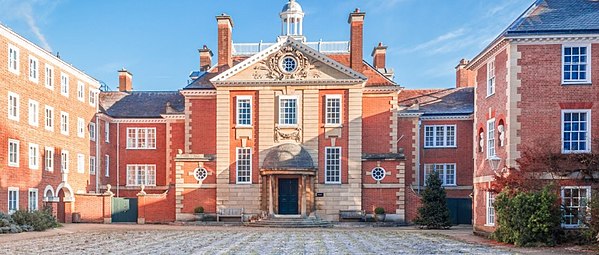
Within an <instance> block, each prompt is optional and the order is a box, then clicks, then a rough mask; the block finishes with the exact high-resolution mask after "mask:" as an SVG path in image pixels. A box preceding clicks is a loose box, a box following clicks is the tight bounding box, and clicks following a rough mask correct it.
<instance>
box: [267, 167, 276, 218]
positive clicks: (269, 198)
mask: <svg viewBox="0 0 599 255" xmlns="http://www.w3.org/2000/svg"><path fill="white" fill-rule="evenodd" d="M273 179H274V178H273V177H272V175H269V176H268V214H269V216H270V215H273V214H275V210H274V208H273V206H272V183H273Z"/></svg>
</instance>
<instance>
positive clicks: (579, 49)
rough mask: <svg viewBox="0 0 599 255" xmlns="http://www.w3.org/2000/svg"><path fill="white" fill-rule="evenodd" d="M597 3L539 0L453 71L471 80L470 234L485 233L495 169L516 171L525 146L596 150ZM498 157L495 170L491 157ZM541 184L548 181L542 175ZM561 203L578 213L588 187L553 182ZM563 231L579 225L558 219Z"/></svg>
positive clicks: (489, 226) (571, 180)
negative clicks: (472, 152)
mask: <svg viewBox="0 0 599 255" xmlns="http://www.w3.org/2000/svg"><path fill="white" fill-rule="evenodd" d="M597 66H599V2H597V1H587V0H570V1H562V0H544V1H535V3H534V4H533V5H532V6H531V7H530V8H529V9H527V10H526V12H525V13H523V14H522V15H521V16H520V17H519V18H518V19H517V20H516V21H514V22H513V23H512V24H511V25H510V26H509V27H508V29H506V30H505V31H504V32H503V33H502V34H501V35H500V36H499V37H498V38H497V39H495V40H494V41H493V42H492V43H491V44H489V46H488V47H487V48H486V49H484V50H483V51H482V52H480V53H479V54H478V55H477V56H476V57H475V58H474V59H473V60H471V61H463V63H462V65H461V66H460V67H459V70H458V72H461V73H462V74H463V75H462V76H463V77H466V78H465V80H468V79H470V78H471V77H475V84H476V86H475V105H476V107H475V113H474V130H475V132H474V135H473V140H474V202H473V208H474V229H475V231H483V232H492V231H494V229H495V213H494V209H493V206H492V203H493V201H494V194H493V193H492V192H488V189H489V187H490V185H491V183H492V181H493V177H494V176H495V171H499V170H501V168H502V167H509V168H511V167H515V168H517V167H518V166H517V164H516V159H518V158H520V156H521V152H522V150H523V149H525V148H526V147H527V146H533V147H534V146H543V147H547V148H550V149H551V150H553V151H556V152H561V153H587V152H591V151H593V150H595V149H596V146H597V144H596V143H595V140H594V139H593V135H594V134H596V132H598V128H599V127H598V126H597V122H596V121H595V120H594V119H593V113H594V112H595V111H597V110H598V109H597V107H598V106H597V105H596V101H597V95H598V92H599V90H597V88H596V87H595V86H596V85H597V84H598V83H599V71H598V70H599V69H598V68H597ZM490 159H495V160H499V161H500V163H499V167H498V168H499V169H492V168H491V164H490V162H491V160H490ZM548 179H549V178H548ZM558 185H560V186H561V194H560V195H561V199H562V202H563V205H564V206H565V207H568V208H569V209H574V210H579V211H581V212H582V211H585V210H586V209H587V207H586V201H588V199H590V195H591V194H590V193H591V184H590V182H588V181H584V180H577V178H576V176H569V177H567V178H564V179H562V180H559V181H558ZM563 220H564V223H563V226H564V227H578V226H579V225H580V220H579V219H577V218H576V217H574V215H573V214H569V213H565V214H564V218H563Z"/></svg>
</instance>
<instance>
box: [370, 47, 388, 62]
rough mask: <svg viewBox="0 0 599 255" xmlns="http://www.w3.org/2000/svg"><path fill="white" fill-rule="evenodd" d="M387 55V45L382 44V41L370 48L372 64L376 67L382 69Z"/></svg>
mask: <svg viewBox="0 0 599 255" xmlns="http://www.w3.org/2000/svg"><path fill="white" fill-rule="evenodd" d="M386 57H387V46H383V43H382V42H380V43H379V45H377V46H376V47H374V49H373V50H372V65H373V66H374V68H376V69H384V68H385V64H386V63H385V62H386Z"/></svg>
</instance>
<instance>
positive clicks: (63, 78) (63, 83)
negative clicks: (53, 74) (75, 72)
mask: <svg viewBox="0 0 599 255" xmlns="http://www.w3.org/2000/svg"><path fill="white" fill-rule="evenodd" d="M60 94H61V95H63V96H65V97H69V75H68V74H66V73H60Z"/></svg>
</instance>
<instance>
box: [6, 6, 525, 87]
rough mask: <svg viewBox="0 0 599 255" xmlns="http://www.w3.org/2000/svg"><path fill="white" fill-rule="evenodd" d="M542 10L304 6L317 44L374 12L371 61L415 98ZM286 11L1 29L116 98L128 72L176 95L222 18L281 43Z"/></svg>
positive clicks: (367, 42)
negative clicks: (376, 56) (358, 15)
mask: <svg viewBox="0 0 599 255" xmlns="http://www.w3.org/2000/svg"><path fill="white" fill-rule="evenodd" d="M532 1H533V0H452V1H444V0H298V2H299V3H300V4H301V5H302V7H303V9H304V11H305V12H306V17H305V21H304V34H305V36H306V37H307V39H308V41H318V40H320V39H322V40H324V41H339V40H349V25H348V24H347V17H348V14H349V12H351V11H352V10H354V9H355V8H357V7H359V8H360V9H361V10H362V11H364V12H366V21H365V31H364V48H365V50H364V57H365V59H366V60H367V61H369V62H371V60H372V59H371V57H370V53H371V50H372V48H373V47H374V46H375V45H376V44H377V43H378V42H383V43H384V44H385V45H387V46H389V48H388V52H387V66H388V67H391V68H394V69H395V73H396V78H395V81H396V82H398V83H399V84H400V85H402V86H404V87H406V88H434V87H438V88H444V87H452V86H454V84H455V70H454V67H455V66H456V65H457V63H458V61H459V60H460V59H461V58H472V57H474V55H475V54H477V53H478V52H480V51H481V50H482V49H483V48H484V47H485V46H486V45H487V44H488V43H489V42H490V41H491V40H492V39H493V38H494V37H496V36H497V35H498V34H499V33H500V32H501V31H502V30H503V29H504V28H505V27H507V26H508V25H509V23H511V21H512V20H514V19H515V18H516V17H518V15H520V14H521V13H522V12H523V11H524V10H525V9H526V8H527V7H528V6H529V5H530V4H531V3H532ZM286 2H287V0H260V1H250V0H177V1H164V0H143V1H142V0H118V1H117V0H101V1H100V0H96V1H79V0H0V10H2V12H1V13H0V22H1V23H3V24H5V25H7V26H8V27H10V28H11V29H13V30H14V31H16V32H17V33H19V34H21V35H23V36H24V37H25V38H27V39H29V40H31V41H33V42H34V43H36V44H38V45H40V46H41V47H43V48H46V49H48V50H50V51H52V52H54V53H56V52H59V53H60V56H61V58H62V59H64V60H66V61H67V62H69V63H71V64H73V65H74V66H76V67H78V68H79V69H82V70H84V71H85V72H86V73H88V74H89V75H91V76H92V77H95V78H96V79H98V80H100V81H103V82H105V83H106V84H108V86H109V87H111V88H112V89H116V87H117V83H118V79H117V70H118V69H120V68H123V67H125V68H127V69H128V70H129V71H131V72H132V73H133V86H134V89H135V90H176V89H180V88H182V87H184V86H185V85H186V83H187V79H188V75H189V73H190V71H191V70H195V69H198V66H199V56H198V51H197V49H198V48H201V47H202V45H204V44H206V45H208V47H210V48H211V49H213V51H214V52H215V53H216V48H217V41H216V35H217V34H216V20H215V18H214V17H215V16H216V15H218V14H220V13H227V14H229V15H231V16H232V17H233V20H234V25H235V27H234V28H233V41H234V42H259V41H260V40H262V41H264V42H272V41H275V39H276V37H277V36H278V35H279V33H280V22H281V21H280V18H279V16H278V14H279V12H280V11H281V8H282V6H283V5H284V4H285V3H286ZM214 60H215V61H216V56H215V58H214Z"/></svg>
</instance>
